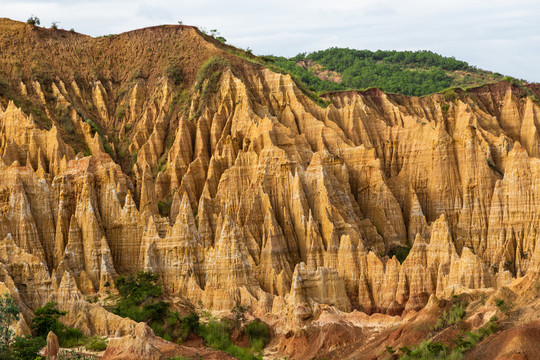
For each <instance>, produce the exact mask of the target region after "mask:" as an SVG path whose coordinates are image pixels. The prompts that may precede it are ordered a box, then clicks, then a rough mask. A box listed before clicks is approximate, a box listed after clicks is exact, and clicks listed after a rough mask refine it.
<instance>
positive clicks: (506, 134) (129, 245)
mask: <svg viewBox="0 0 540 360" xmlns="http://www.w3.org/2000/svg"><path fill="white" fill-rule="evenodd" d="M0 29H1V30H2V32H3V34H2V36H1V37H0V47H1V48H2V49H11V51H2V57H1V59H0V60H1V69H2V70H3V71H4V74H3V75H2V76H3V78H2V82H1V83H0V90H1V92H0V157H1V161H0V239H2V240H0V282H3V283H4V284H5V286H6V287H7V289H9V290H10V292H12V293H13V294H17V299H18V300H19V301H20V304H22V305H23V309H25V310H24V311H25V312H23V313H25V315H26V317H27V318H28V317H29V316H30V310H31V309H33V308H35V307H37V306H40V305H43V304H44V303H45V302H46V301H48V300H56V301H58V302H59V303H61V304H62V306H64V307H66V308H75V307H76V306H77V305H76V304H85V305H84V306H85V307H89V308H90V309H93V310H91V311H87V312H86V313H84V314H80V315H77V316H75V315H74V318H73V321H72V322H73V323H74V324H78V325H79V326H81V327H85V326H86V327H87V328H85V331H87V332H89V333H91V332H98V333H101V334H110V333H111V332H112V331H114V332H116V335H117V336H121V335H126V334H128V333H130V331H131V333H132V334H133V333H134V331H135V330H134V324H133V323H131V322H130V321H128V320H121V319H120V318H118V317H116V316H114V315H112V314H108V313H107V312H106V311H105V310H104V309H102V308H99V307H98V306H97V305H91V304H87V303H86V302H85V300H84V298H85V296H87V295H90V294H95V293H99V292H104V291H105V290H106V286H105V285H106V284H107V285H108V284H111V283H113V281H114V279H115V278H116V277H117V276H118V274H125V273H130V272H135V271H139V270H152V271H154V272H155V273H157V274H159V275H160V279H161V282H162V284H163V287H164V289H165V290H166V292H167V293H168V294H170V295H174V296H181V297H184V298H186V299H188V300H189V301H191V302H192V303H198V302H199V301H201V302H202V304H203V306H204V307H205V308H211V309H215V310H228V309H231V308H232V307H233V306H234V305H235V304H236V303H242V304H245V305H250V306H251V309H252V310H253V311H254V312H255V313H256V314H258V315H260V316H270V315H272V314H273V315H274V319H278V321H277V322H276V324H277V325H276V326H278V328H279V329H281V330H283V331H286V330H287V329H290V328H294V327H297V326H303V325H305V324H307V323H310V322H311V321H313V320H314V319H317V318H318V316H319V314H320V313H321V311H322V309H323V308H324V307H325V306H327V305H330V306H334V307H335V308H337V309H339V310H341V311H344V312H349V311H351V310H352V309H361V310H362V311H364V312H366V313H367V314H371V313H378V312H382V313H386V314H389V315H402V314H406V313H407V312H410V311H412V310H420V309H422V308H423V307H424V306H425V305H426V304H427V303H428V300H429V298H430V296H431V295H435V296H437V297H439V298H444V297H450V296H452V295H453V294H457V293H462V292H467V291H470V290H473V289H498V288H501V287H503V286H507V285H509V284H510V283H511V282H512V281H513V279H516V278H521V277H523V276H525V275H527V274H529V276H531V275H530V274H537V272H538V270H539V269H540V244H538V241H537V238H538V236H537V231H539V230H537V229H539V228H540V208H539V207H538V206H537V204H539V203H540V191H539V190H538V189H540V160H539V159H538V157H539V155H540V142H539V139H538V136H539V135H538V130H539V126H540V106H539V105H538V104H537V103H535V102H534V101H533V99H532V98H531V96H529V95H531V94H533V95H536V96H539V95H540V88H539V87H538V86H536V85H530V86H527V87H526V88H524V87H518V86H514V85H510V84H507V83H499V84H494V85H487V86H483V87H480V88H475V89H471V90H468V91H466V92H465V91H456V93H457V94H456V96H455V97H452V98H449V97H448V96H447V97H446V99H445V96H443V95H442V94H435V95H431V96H428V97H425V98H407V97H404V96H400V95H389V94H384V93H382V92H380V91H378V90H376V89H372V90H368V91H365V92H346V93H336V94H328V95H327V96H326V100H327V101H328V102H329V105H328V106H327V107H326V108H322V107H320V106H318V105H316V104H315V103H313V102H312V101H311V100H310V99H309V97H307V96H306V95H304V94H303V93H302V92H301V91H300V90H299V89H298V87H297V86H296V84H295V83H294V82H293V81H292V79H291V78H290V77H289V76H288V75H283V74H278V73H273V72H271V71H270V70H267V69H265V68H264V67H262V66H260V65H258V64H255V63H251V62H249V61H246V60H243V59H241V58H239V57H237V56H235V55H233V54H231V51H232V50H231V49H229V48H227V47H224V46H222V45H219V44H218V43H215V42H212V40H211V39H208V38H205V37H204V36H203V35H202V34H200V33H198V32H197V31H196V30H195V29H194V28H190V27H179V26H176V27H172V26H170V27H158V28H152V29H143V30H139V31H135V32H131V33H126V34H122V35H118V36H114V37H112V38H102V39H93V38H89V37H86V36H83V35H79V34H72V33H69V32H63V31H52V30H44V29H36V28H33V27H31V26H29V25H25V24H20V23H15V22H12V21H9V20H5V19H3V20H0ZM47 49H49V50H50V49H54V56H52V55H50V54H49V53H50V52H47V51H46V50H47ZM216 57H220V58H221V60H223V61H221V62H219V64H221V65H219V66H213V65H212V64H216V63H218V62H217V60H216ZM205 62H206V64H205ZM208 64H210V65H212V66H208ZM205 65H206V66H205ZM201 68H202V69H203V70H204V69H205V68H206V69H210V70H207V71H203V70H199V69H201ZM79 69H80V72H79ZM171 69H172V70H171ZM45 70H46V73H44V71H45ZM171 73H172V74H173V75H171ZM175 74H176V75H175ZM179 74H181V76H180V75H179ZM180 77H181V81H179V78H180ZM175 80H177V81H175ZM403 248H410V252H409V254H408V256H407V257H406V259H405V260H404V261H403V263H400V261H399V260H398V259H397V258H396V257H391V258H390V257H389V256H388V254H392V253H393V252H395V251H396V249H403ZM82 317H84V319H83V318H82ZM124 322H125V324H124ZM85 324H86V325H85ZM141 331H142V330H141Z"/></svg>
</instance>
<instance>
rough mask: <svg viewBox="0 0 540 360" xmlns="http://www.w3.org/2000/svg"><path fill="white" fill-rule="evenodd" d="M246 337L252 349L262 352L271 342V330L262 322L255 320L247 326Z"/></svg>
mask: <svg viewBox="0 0 540 360" xmlns="http://www.w3.org/2000/svg"><path fill="white" fill-rule="evenodd" d="M246 335H247V336H248V337H249V342H250V344H251V347H252V348H253V349H254V350H255V351H261V350H262V349H263V348H264V347H265V346H266V345H267V344H268V342H269V341H270V328H269V327H268V325H267V324H266V323H265V322H263V321H261V320H258V319H257V320H253V321H252V322H250V323H249V324H247V326H246Z"/></svg>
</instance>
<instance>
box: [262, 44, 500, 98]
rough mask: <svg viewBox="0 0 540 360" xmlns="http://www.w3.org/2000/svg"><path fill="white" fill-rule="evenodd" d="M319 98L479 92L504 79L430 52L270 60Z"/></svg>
mask: <svg viewBox="0 0 540 360" xmlns="http://www.w3.org/2000/svg"><path fill="white" fill-rule="evenodd" d="M265 58H267V59H268V60H269V61H273V62H274V64H275V65H277V66H279V67H281V68H283V69H285V70H286V71H288V72H290V73H292V74H294V75H295V76H296V77H298V78H299V79H300V80H302V81H303V82H305V83H306V84H308V85H309V86H310V87H311V88H312V90H314V91H318V92H325V91H340V90H350V89H366V88H370V87H377V88H379V89H381V90H383V91H386V92H393V93H400V94H404V95H409V96H421V95H427V94H432V93H436V92H439V91H441V90H443V89H446V88H448V87H455V86H460V87H469V86H479V85H483V84H487V83H493V82H497V81H500V80H502V79H503V75H501V74H499V73H493V72H490V71H486V70H481V69H478V68H476V67H475V66H471V65H469V64H468V63H466V62H465V61H460V60H456V59H455V58H453V57H444V56H441V55H439V54H436V53H433V52H431V51H426V50H423V51H395V50H392V51H382V50H378V51H375V52H373V51H369V50H354V49H348V48H347V49H342V48H336V47H334V48H330V49H327V50H322V51H316V52H312V53H309V54H306V53H300V54H298V55H296V56H295V57H292V58H289V59H287V58H285V57H275V56H269V57H265Z"/></svg>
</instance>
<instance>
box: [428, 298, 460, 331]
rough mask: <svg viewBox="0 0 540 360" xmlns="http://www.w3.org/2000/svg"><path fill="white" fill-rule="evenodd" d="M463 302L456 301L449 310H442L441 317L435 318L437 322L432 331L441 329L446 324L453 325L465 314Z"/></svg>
mask: <svg viewBox="0 0 540 360" xmlns="http://www.w3.org/2000/svg"><path fill="white" fill-rule="evenodd" d="M465 307H466V306H465V304H464V303H462V302H458V303H457V304H454V305H453V306H452V308H451V309H450V311H448V312H446V311H444V313H443V316H442V318H439V319H438V320H437V323H436V324H435V326H434V327H433V330H434V331H438V330H441V329H443V328H445V327H447V326H450V325H453V324H455V323H457V322H459V321H461V319H463V317H464V316H465Z"/></svg>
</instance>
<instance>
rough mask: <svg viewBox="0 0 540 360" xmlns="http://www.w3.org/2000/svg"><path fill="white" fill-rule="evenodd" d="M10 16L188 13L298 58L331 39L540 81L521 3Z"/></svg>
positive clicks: (425, 1) (341, 3) (270, 4)
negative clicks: (419, 52) (427, 54)
mask: <svg viewBox="0 0 540 360" xmlns="http://www.w3.org/2000/svg"><path fill="white" fill-rule="evenodd" d="M0 8H1V9H2V14H1V16H5V17H10V18H13V19H16V20H21V21H25V20H26V19H27V18H28V17H29V16H30V15H31V14H34V15H36V16H38V17H40V19H41V24H42V25H43V26H49V25H50V24H51V23H52V22H53V21H59V22H60V26H61V27H63V28H66V29H69V28H75V29H76V30H77V31H79V32H82V33H86V34H89V35H93V36H96V35H104V34H110V33H119V32H123V31H128V30H133V29H136V28H141V27H145V26H151V25H158V24H163V23H169V24H171V23H172V24H174V23H177V21H179V20H182V21H183V22H184V24H193V25H198V26H202V27H205V28H207V29H218V30H219V31H220V32H221V34H222V35H223V36H224V37H226V38H227V39H228V40H229V42H230V43H232V44H234V45H237V46H241V47H244V48H246V47H250V48H252V49H253V50H254V52H255V53H259V54H269V53H272V54H276V55H284V56H293V55H295V54H297V53H298V52H304V51H314V50H320V49H325V48H328V47H331V46H341V47H350V48H357V49H366V48H367V49H370V50H377V49H396V50H416V49H427V50H432V51H435V52H438V53H441V54H442V55H446V56H454V57H456V58H457V59H461V60H465V61H468V62H469V63H471V64H472V65H476V66H478V67H481V68H484V69H488V70H493V71H498V72H501V73H504V74H508V75H513V76H516V77H521V78H525V79H527V80H531V81H540V69H539V68H538V66H537V64H538V63H540V47H538V46H537V44H538V40H539V36H540V22H539V21H538V20H537V19H538V18H539V15H540V4H538V2H537V1H535V0H521V1H520V2H519V4H516V3H511V2H509V1H506V0H492V1H485V0H481V1H470V0H455V1H451V2H450V1H445V2H442V1H438V2H435V1H433V0H409V1H403V0H401V1H398V0H378V1H373V0H370V1H367V0H360V1H352V0H334V1H332V2H329V1H327V0H324V1H323V0H311V1H308V0H299V1H285V0H276V1H253V0H252V1H246V0H230V1H227V2H223V1H217V0H198V1H186V0H180V1H178V0H161V1H160V0H155V1H143V0H132V1H129V0H115V1H104V0H97V1H96V0H19V1H17V2H15V1H12V0H0Z"/></svg>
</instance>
